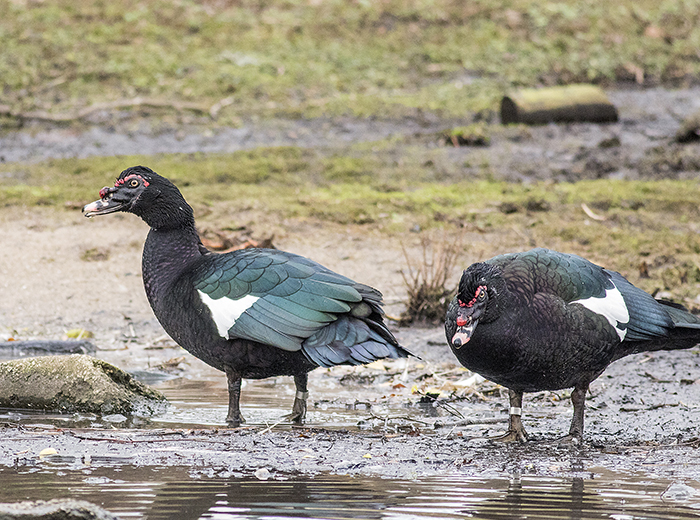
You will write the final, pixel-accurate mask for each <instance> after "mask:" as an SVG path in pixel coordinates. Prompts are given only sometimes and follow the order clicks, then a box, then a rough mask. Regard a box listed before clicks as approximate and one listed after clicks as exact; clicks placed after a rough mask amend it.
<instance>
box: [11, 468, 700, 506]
mask: <svg viewBox="0 0 700 520" xmlns="http://www.w3.org/2000/svg"><path fill="white" fill-rule="evenodd" d="M101 464H102V466H98V467H91V468H82V469H77V468H74V467H73V468H69V467H65V468H61V467H60V463H58V464H55V465H54V466H55V467H51V466H49V465H44V466H43V467H42V468H40V469H39V468H35V469H34V470H32V471H29V472H18V471H16V470H14V469H10V468H0V481H2V483H3V486H2V487H0V502H12V501H17V500H22V499H31V500H34V499H50V498H67V497H72V498H76V499H83V500H88V501H90V502H93V503H96V504H99V505H101V506H102V507H104V508H106V509H108V510H109V511H111V512H113V513H115V514H117V515H119V516H120V517H123V518H149V519H160V518H163V519H170V518H177V519H197V518H212V519H229V518H230V519H233V518H265V519H275V518H329V519H333V518H368V519H369V518H377V519H379V518H395V519H399V518H400V519H404V518H405V519H409V518H415V519H421V518H538V519H539V518H547V519H584V518H610V519H614V520H628V519H629V520H631V519H682V518H698V517H700V494H699V492H698V489H697V488H696V487H693V486H690V485H688V484H682V483H671V482H666V481H654V482H650V481H648V480H645V479H644V478H632V477H629V476H627V477H624V476H621V475H615V474H611V473H603V474H594V475H593V476H594V478H528V477H522V478H511V479H506V478H474V477H466V476H464V477H463V476H454V475H453V476H445V477H430V478H423V479H417V480H399V481H396V480H390V479H381V478H368V477H362V478H357V477H355V478H353V477H348V476H334V475H318V476H316V477H313V478H311V477H308V476H303V477H298V476H280V475H275V476H274V477H273V478H271V479H270V480H259V479H257V478H252V477H239V476H236V475H235V473H234V472H232V473H230V474H227V475H222V474H219V475H211V476H208V475H205V474H203V473H202V472H201V471H194V470H191V469H188V468H184V467H171V468H138V467H131V466H121V465H115V466H111V467H110V464H109V461H102V462H101Z"/></svg>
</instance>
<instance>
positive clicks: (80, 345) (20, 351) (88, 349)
mask: <svg viewBox="0 0 700 520" xmlns="http://www.w3.org/2000/svg"><path fill="white" fill-rule="evenodd" d="M96 350H97V349H96V348H95V345H94V344H93V343H92V342H90V341H88V340H86V339H80V340H78V339H69V340H54V339H32V340H26V341H0V353H2V354H11V355H13V356H20V355H21V356H27V355H30V356H40V355H45V354H90V353H92V352H95V351H96Z"/></svg>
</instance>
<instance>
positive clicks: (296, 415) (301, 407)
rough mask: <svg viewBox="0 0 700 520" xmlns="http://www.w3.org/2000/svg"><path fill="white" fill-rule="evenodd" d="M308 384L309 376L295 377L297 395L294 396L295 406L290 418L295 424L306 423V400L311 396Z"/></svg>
mask: <svg viewBox="0 0 700 520" xmlns="http://www.w3.org/2000/svg"><path fill="white" fill-rule="evenodd" d="M308 382H309V375H308V374H301V375H298V376H294V385H295V386H296V388H297V393H296V395H295V396H294V405H293V406H292V413H291V415H290V416H289V418H290V420H291V421H292V422H293V423H294V424H303V423H304V418H305V417H306V398H307V397H308V396H309V392H308V389H307V387H306V385H307V383H308Z"/></svg>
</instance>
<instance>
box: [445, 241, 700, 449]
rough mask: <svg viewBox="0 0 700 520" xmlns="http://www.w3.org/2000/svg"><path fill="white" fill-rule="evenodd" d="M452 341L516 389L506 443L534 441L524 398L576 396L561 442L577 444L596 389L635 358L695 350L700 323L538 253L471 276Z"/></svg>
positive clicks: (569, 259) (473, 366) (468, 362)
mask: <svg viewBox="0 0 700 520" xmlns="http://www.w3.org/2000/svg"><path fill="white" fill-rule="evenodd" d="M445 333H446V335H447V341H448V343H449V345H450V348H451V349H452V352H453V353H454V354H455V356H457V359H458V360H459V361H460V363H462V365H464V366H465V367H467V368H468V369H470V370H472V371H474V372H477V373H479V374H481V375H483V376H484V377H486V378H487V379H489V380H491V381H493V382H495V383H498V384H500V385H503V386H505V387H506V388H508V390H509V397H510V422H509V428H508V431H507V432H506V434H505V435H504V436H503V437H500V438H499V440H503V441H525V440H527V434H526V432H525V429H524V428H523V425H522V421H521V408H522V399H523V393H524V392H537V391H540V390H560V389H564V388H573V391H572V393H571V402H572V404H573V407H574V415H573V419H572V421H571V428H570V430H569V435H568V436H566V437H564V438H563V439H562V440H565V441H572V440H574V439H577V440H580V439H581V437H582V436H583V415H584V407H585V404H584V403H585V397H586V392H587V391H588V386H589V384H590V383H591V381H593V380H594V379H596V378H597V377H598V376H599V375H600V374H601V373H602V372H603V371H604V370H605V369H606V367H607V366H608V365H609V364H610V363H612V362H613V361H615V360H618V359H620V358H622V357H624V356H627V355H629V354H636V353H639V352H648V351H654V350H675V349H687V348H690V347H693V346H695V345H696V344H698V342H700V319H698V317H696V316H695V315H693V314H690V313H689V312H687V311H686V310H685V309H684V308H683V307H682V306H680V305H677V304H674V303H671V302H667V301H662V300H656V299H654V298H653V297H652V296H651V295H650V294H647V293H646V292H644V291H642V290H641V289H638V288H637V287H635V286H633V285H632V284H631V283H630V282H629V281H627V279H625V278H624V277H623V276H622V275H621V274H620V273H617V272H615V271H609V270H607V269H604V268H602V267H599V266H597V265H595V264H593V263H591V262H589V261H588V260H585V259H584V258H581V257H580V256H577V255H572V254H566V253H559V252H557V251H551V250H548V249H533V250H531V251H527V252H523V253H512V254H504V255H500V256H496V257H494V258H491V259H490V260H486V261H485V262H478V263H475V264H472V265H471V266H470V267H469V268H468V269H467V270H466V271H464V272H463V273H462V277H461V280H460V282H459V289H458V292H457V296H456V297H455V298H454V299H453V300H452V302H451V303H450V306H449V308H448V311H447V315H446V319H445Z"/></svg>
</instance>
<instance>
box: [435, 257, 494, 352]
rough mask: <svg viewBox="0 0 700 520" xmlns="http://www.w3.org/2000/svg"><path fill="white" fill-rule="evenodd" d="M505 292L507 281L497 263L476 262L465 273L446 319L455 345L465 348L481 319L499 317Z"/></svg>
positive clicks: (486, 320)
mask: <svg viewBox="0 0 700 520" xmlns="http://www.w3.org/2000/svg"><path fill="white" fill-rule="evenodd" d="M502 292H505V282H504V281H503V278H502V277H501V274H500V269H499V268H498V267H496V266H493V265H490V264H486V263H476V264H472V265H471V266H470V267H469V268H468V269H467V270H465V271H464V272H463V273H462V278H461V279H460V281H459V290H458V291H457V296H456V297H455V299H454V300H453V302H452V305H451V306H450V309H449V310H448V314H447V320H446V329H447V330H448V338H447V339H448V341H449V342H450V346H451V347H453V348H455V349H460V348H462V347H463V346H464V345H466V344H467V343H468V342H469V340H470V339H471V338H472V336H473V335H474V331H475V330H476V327H477V325H478V324H479V322H488V321H493V320H494V319H496V317H498V296H499V294H501V293H502Z"/></svg>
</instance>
